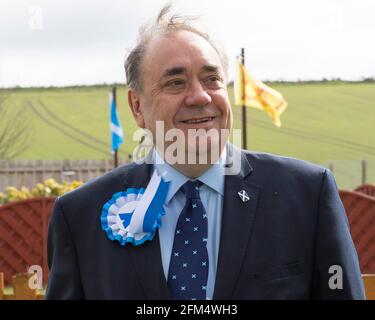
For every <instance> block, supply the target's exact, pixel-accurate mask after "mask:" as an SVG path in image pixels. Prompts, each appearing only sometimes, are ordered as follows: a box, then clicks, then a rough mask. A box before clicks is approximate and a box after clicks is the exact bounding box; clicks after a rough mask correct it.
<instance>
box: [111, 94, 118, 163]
mask: <svg viewBox="0 0 375 320" xmlns="http://www.w3.org/2000/svg"><path fill="white" fill-rule="evenodd" d="M112 99H113V101H114V103H115V106H116V108H117V99H116V87H113V88H112ZM113 163H114V167H115V168H117V167H118V152H117V149H116V150H115V152H114V153H113Z"/></svg>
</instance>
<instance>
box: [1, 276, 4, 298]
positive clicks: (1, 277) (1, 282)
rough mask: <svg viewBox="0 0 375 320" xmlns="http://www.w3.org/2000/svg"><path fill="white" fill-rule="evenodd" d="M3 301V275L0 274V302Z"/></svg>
mask: <svg viewBox="0 0 375 320" xmlns="http://www.w3.org/2000/svg"><path fill="white" fill-rule="evenodd" d="M3 299H4V273H2V272H0V300H3Z"/></svg>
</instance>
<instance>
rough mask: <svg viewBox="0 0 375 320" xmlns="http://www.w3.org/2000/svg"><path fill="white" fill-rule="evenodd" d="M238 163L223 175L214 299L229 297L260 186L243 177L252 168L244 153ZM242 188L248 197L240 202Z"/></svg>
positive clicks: (251, 226)
mask: <svg viewBox="0 0 375 320" xmlns="http://www.w3.org/2000/svg"><path fill="white" fill-rule="evenodd" d="M235 152H240V151H239V150H236V151H235ZM241 163H242V166H241V171H240V173H239V174H237V175H227V176H226V177H225V185H224V203H223V212H222V214H223V216H222V226H221V238H220V247H219V255H218V265H217V272H216V282H215V290H214V297H213V298H214V299H221V300H222V299H231V297H232V295H233V290H234V289H235V285H236V282H237V279H238V276H239V274H240V271H241V266H242V264H243V259H244V256H245V254H246V248H247V246H248V243H249V240H250V237H251V233H252V230H253V225H254V220H255V213H256V208H257V201H258V197H259V189H260V188H259V186H257V185H253V184H251V183H250V182H249V181H248V180H247V179H246V177H247V176H248V175H249V174H250V173H251V172H252V168H251V166H250V163H249V162H248V160H247V158H246V156H245V154H241ZM242 190H245V192H246V193H247V195H248V196H249V197H250V199H249V200H248V201H243V200H242V199H241V197H240V196H239V195H238V192H240V191H242Z"/></svg>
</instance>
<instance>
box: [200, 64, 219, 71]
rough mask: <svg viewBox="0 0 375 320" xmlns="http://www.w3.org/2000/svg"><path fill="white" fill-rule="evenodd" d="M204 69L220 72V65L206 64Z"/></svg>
mask: <svg viewBox="0 0 375 320" xmlns="http://www.w3.org/2000/svg"><path fill="white" fill-rule="evenodd" d="M202 69H203V71H206V72H218V71H219V67H217V66H213V65H204V66H203V67H202Z"/></svg>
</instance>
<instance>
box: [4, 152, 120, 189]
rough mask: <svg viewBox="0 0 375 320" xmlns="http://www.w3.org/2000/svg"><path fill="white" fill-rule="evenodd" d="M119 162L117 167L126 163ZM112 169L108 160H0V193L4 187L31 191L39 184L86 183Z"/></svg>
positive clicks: (111, 160) (110, 161)
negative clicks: (49, 181) (46, 182)
mask: <svg viewBox="0 0 375 320" xmlns="http://www.w3.org/2000/svg"><path fill="white" fill-rule="evenodd" d="M126 162H127V161H125V160H119V165H121V164H124V163H126ZM112 169H113V159H108V160H53V161H47V160H8V161H4V160H0V192H3V191H4V190H5V188H6V187H8V186H14V187H16V188H20V187H22V186H25V187H26V188H29V189H32V188H34V187H35V186H36V184H37V183H39V182H44V180H46V179H50V178H52V179H54V180H55V181H57V182H63V181H72V180H80V181H83V182H86V181H88V180H91V179H92V178H95V177H97V176H99V175H102V174H103V173H105V172H108V171H110V170H112Z"/></svg>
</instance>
